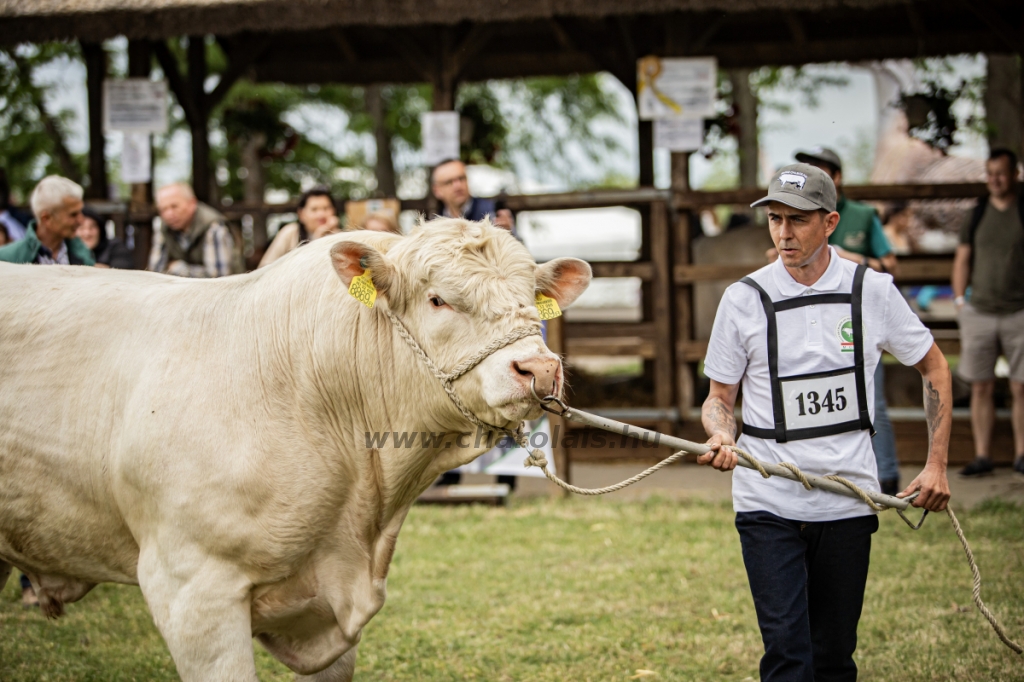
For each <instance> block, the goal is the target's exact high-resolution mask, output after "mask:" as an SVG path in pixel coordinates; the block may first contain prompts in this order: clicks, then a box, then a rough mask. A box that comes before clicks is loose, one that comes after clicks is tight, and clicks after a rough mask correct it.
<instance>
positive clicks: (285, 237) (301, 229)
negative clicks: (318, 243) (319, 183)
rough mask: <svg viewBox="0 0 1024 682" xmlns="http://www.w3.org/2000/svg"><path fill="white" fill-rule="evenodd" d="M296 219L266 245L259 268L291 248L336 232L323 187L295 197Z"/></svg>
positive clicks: (332, 210)
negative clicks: (296, 198)
mask: <svg viewBox="0 0 1024 682" xmlns="http://www.w3.org/2000/svg"><path fill="white" fill-rule="evenodd" d="M297 213H298V216H299V219H298V220H297V221H296V222H294V223H289V224H288V225H285V226H284V227H282V228H281V229H280V230H278V231H277V234H276V235H275V236H274V241H272V242H270V246H268V247H267V252H266V253H265V254H263V258H262V259H260V265H259V267H261V268H262V267H263V266H264V265H269V264H270V263H273V262H274V261H276V260H277V259H278V258H280V257H281V256H283V255H285V254H286V253H288V252H289V251H291V250H292V249H294V248H295V247H297V246H299V245H301V244H304V243H306V242H309V241H313V240H314V239H319V238H320V237H325V236H327V235H329V234H333V233H335V232H337V231H338V210H337V208H336V207H335V205H334V199H333V198H332V197H331V191H330V190H329V189H327V188H326V187H314V188H313V189H309V190H306V191H305V192H303V193H302V196H300V197H299V207H298V211H297Z"/></svg>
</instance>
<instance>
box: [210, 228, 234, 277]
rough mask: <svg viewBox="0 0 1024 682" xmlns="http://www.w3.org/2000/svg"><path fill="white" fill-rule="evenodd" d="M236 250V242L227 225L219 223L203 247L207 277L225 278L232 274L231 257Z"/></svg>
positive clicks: (211, 230) (211, 231)
mask: <svg viewBox="0 0 1024 682" xmlns="http://www.w3.org/2000/svg"><path fill="white" fill-rule="evenodd" d="M234 248H235V240H234V238H233V237H232V236H231V230H229V229H228V227H227V225H223V224H221V223H217V224H216V225H213V226H211V227H210V229H209V230H208V231H207V233H206V242H205V244H204V245H203V267H204V268H205V269H206V272H205V275H203V276H205V277H225V276H227V275H230V274H231V255H232V253H233V251H234Z"/></svg>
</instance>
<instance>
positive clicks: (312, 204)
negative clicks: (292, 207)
mask: <svg viewBox="0 0 1024 682" xmlns="http://www.w3.org/2000/svg"><path fill="white" fill-rule="evenodd" d="M298 213H299V222H300V223H302V225H303V226H304V227H305V228H306V229H307V230H309V231H310V232H312V231H314V230H315V229H316V228H318V227H320V226H321V225H323V224H325V223H326V222H327V221H328V220H330V219H331V217H332V216H334V215H335V212H334V204H332V203H331V200H330V198H328V197H318V196H313V197H309V198H308V199H306V205H305V206H303V207H302V208H300V209H299V211H298Z"/></svg>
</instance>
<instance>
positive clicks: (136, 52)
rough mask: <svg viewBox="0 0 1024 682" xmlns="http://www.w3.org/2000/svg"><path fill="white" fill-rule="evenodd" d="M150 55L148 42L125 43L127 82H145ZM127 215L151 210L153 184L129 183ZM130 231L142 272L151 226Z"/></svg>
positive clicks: (147, 222)
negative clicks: (129, 193)
mask: <svg viewBox="0 0 1024 682" xmlns="http://www.w3.org/2000/svg"><path fill="white" fill-rule="evenodd" d="M152 62H153V53H152V50H151V49H150V45H149V41H146V40H129V41H128V76H129V77H130V78H149V73H150V71H151V70H152ZM149 149H150V167H149V174H150V178H152V177H153V165H152V164H153V140H152V137H151V138H150V142H149ZM128 207H129V208H128V215H129V216H131V215H148V214H149V213H150V212H151V211H152V209H153V181H152V179H150V181H149V182H135V183H132V189H131V197H130V198H129V201H128ZM132 227H133V229H134V242H135V248H134V256H135V268H136V269H137V270H145V269H146V266H147V265H149V249H150V247H151V246H152V244H153V225H152V221H150V220H136V221H133V222H132Z"/></svg>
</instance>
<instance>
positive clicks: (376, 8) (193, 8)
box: [0, 0, 930, 43]
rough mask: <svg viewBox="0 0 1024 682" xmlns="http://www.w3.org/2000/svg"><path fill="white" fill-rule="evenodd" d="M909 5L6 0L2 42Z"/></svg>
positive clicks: (855, 1) (813, 0)
mask: <svg viewBox="0 0 1024 682" xmlns="http://www.w3.org/2000/svg"><path fill="white" fill-rule="evenodd" d="M906 4H907V2H906V0H0V42H5V43H9V42H12V41H39V40H45V39H54V38H67V37H78V38H82V39H86V40H99V39H104V38H109V37H113V36H116V35H125V36H128V37H129V38H168V37H171V36H178V35H183V34H189V33H215V34H218V35H228V34H233V33H239V32H246V31H250V32H262V31H301V30H309V29H322V28H325V27H328V26H414V25H423V24H441V25H444V24H449V25H451V24H457V23H460V22H474V23H480V22H487V23H495V22H521V21H531V20H537V19H550V18H556V17H567V18H572V17H589V18H603V17H615V16H622V15H645V14H646V15H656V14H667V13H677V12H687V13H690V12H696V13H703V12H727V13H744V12H763V11H775V12H778V11H786V12H829V11H835V10H842V9H858V10H866V9H875V8H879V7H885V6H901V5H906ZM928 4H930V3H928Z"/></svg>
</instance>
